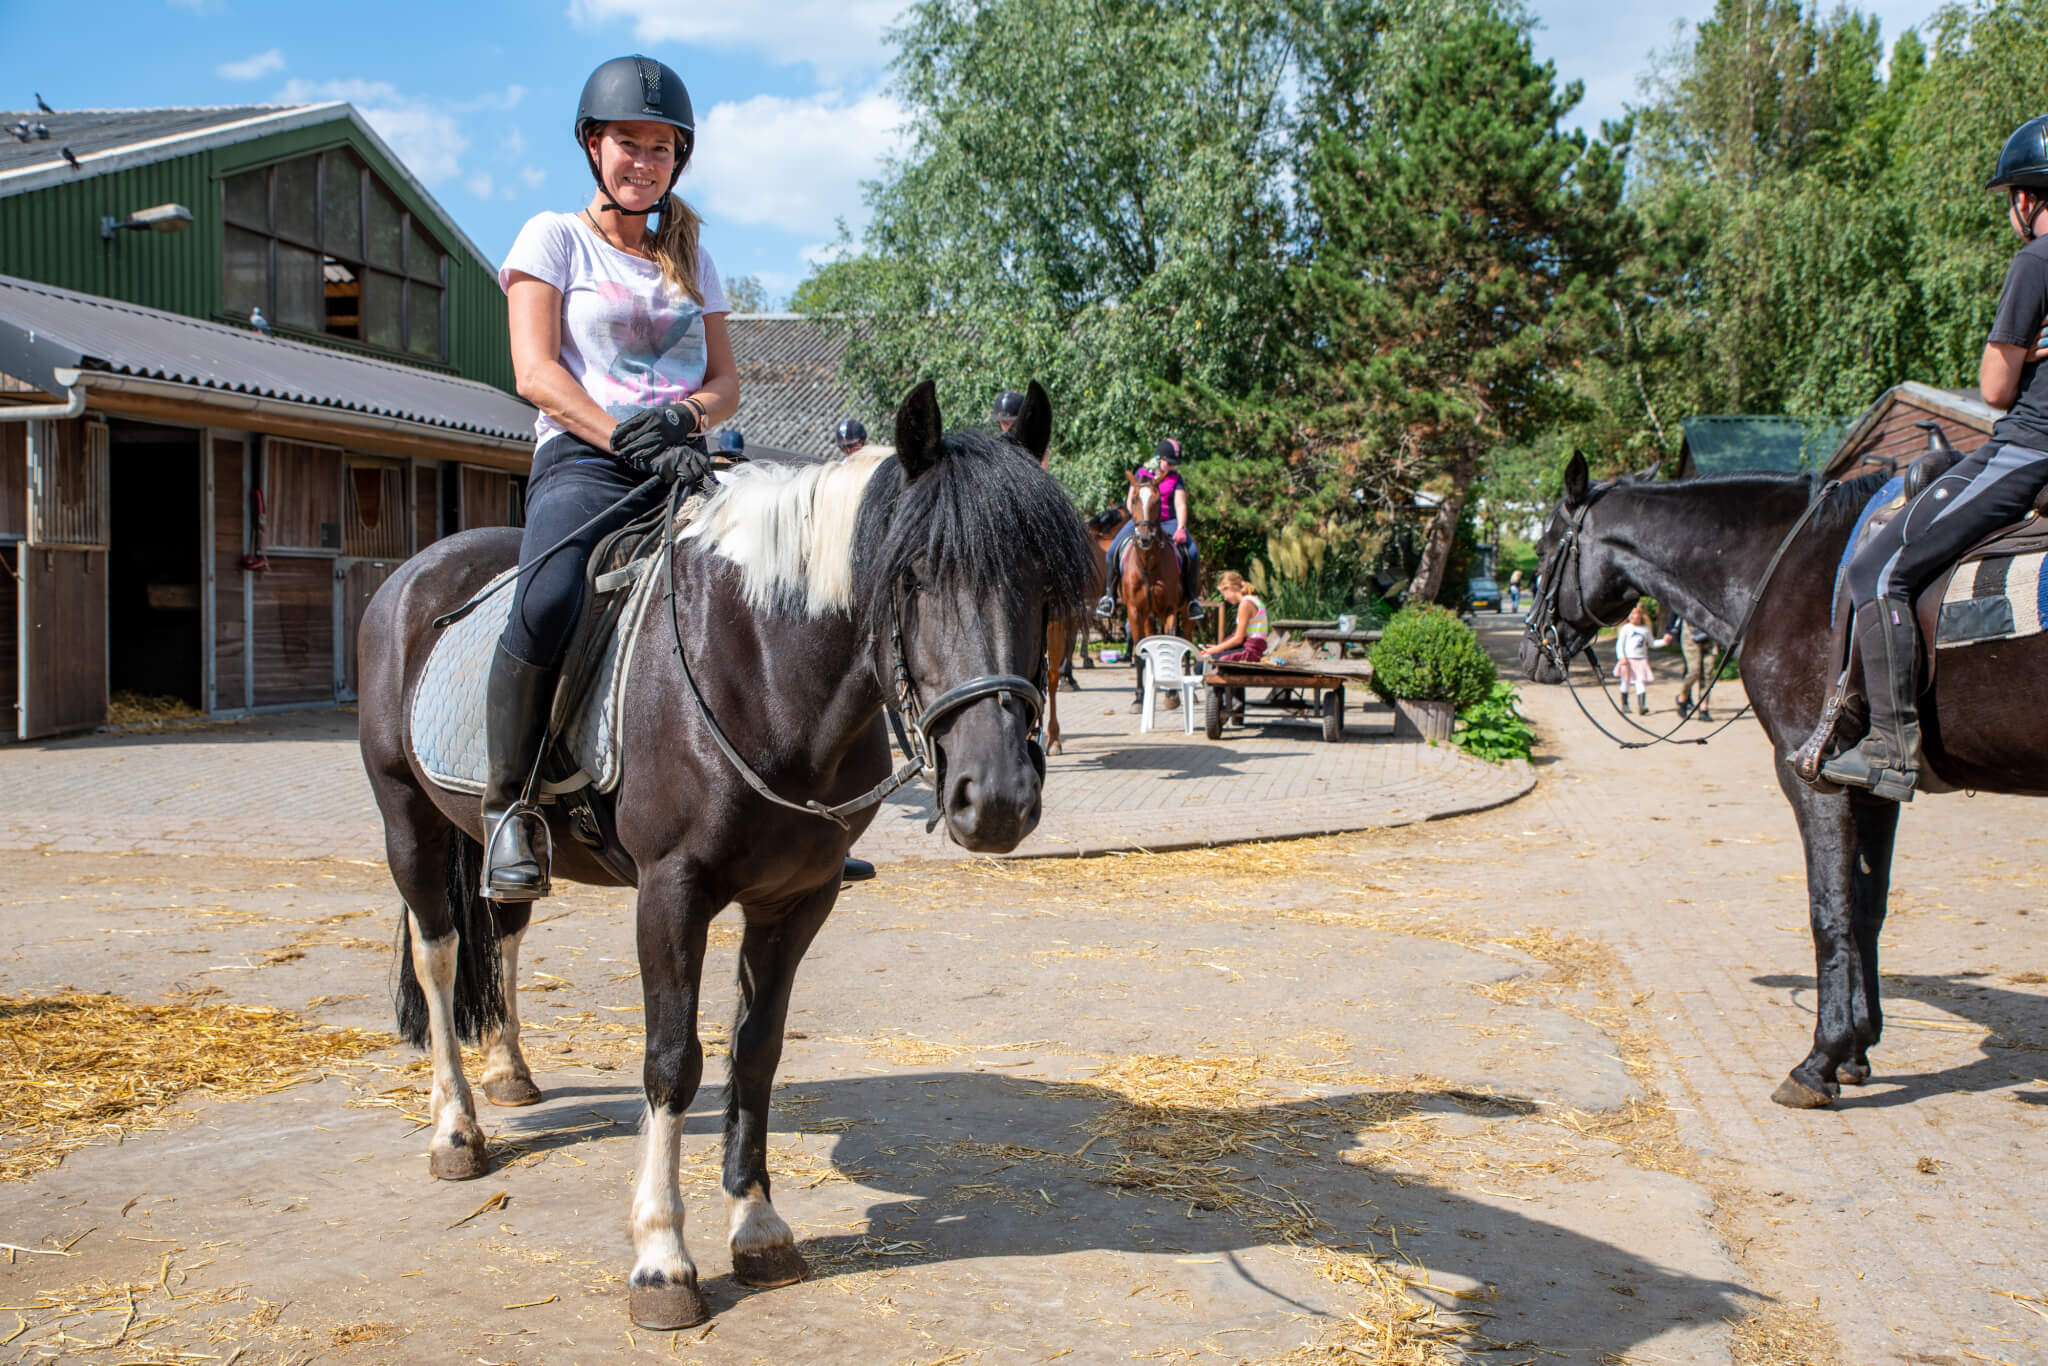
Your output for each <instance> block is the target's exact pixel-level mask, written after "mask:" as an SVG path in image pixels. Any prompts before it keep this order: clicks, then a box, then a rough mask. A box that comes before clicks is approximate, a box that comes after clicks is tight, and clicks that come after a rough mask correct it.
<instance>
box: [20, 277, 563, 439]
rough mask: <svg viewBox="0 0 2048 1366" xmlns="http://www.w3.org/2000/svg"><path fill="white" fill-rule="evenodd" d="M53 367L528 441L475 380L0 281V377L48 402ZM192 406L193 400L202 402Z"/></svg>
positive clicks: (526, 421) (517, 417)
mask: <svg viewBox="0 0 2048 1366" xmlns="http://www.w3.org/2000/svg"><path fill="white" fill-rule="evenodd" d="M59 369H78V370H99V371H105V372H107V373H110V374H117V375H135V376H140V377H143V378H147V379H156V380H165V381H169V382H171V383H176V384H185V385H190V386H192V388H193V389H195V390H200V391H204V390H214V391H220V392H225V393H235V394H253V395H257V396H260V397H263V398H273V399H281V400H285V401H287V402H292V403H304V404H310V405H313V406H316V407H321V408H333V409H337V410H340V411H342V412H353V413H366V414H370V415H373V416H376V417H383V418H395V419H398V420H401V421H406V422H417V423H420V424H422V425H424V426H429V427H438V428H441V429H443V430H445V431H448V432H450V433H473V434H475V435H478V436H485V437H493V438H496V439H498V440H503V441H530V440H532V439H533V419H534V410H533V409H532V408H531V407H530V406H528V405H527V404H526V403H525V402H524V401H523V400H521V399H518V398H515V397H513V396H512V395H510V394H508V393H505V392H504V391H503V390H500V389H494V388H492V387H491V386H490V385H488V384H483V383H479V382H478V381H476V380H469V379H461V378H458V377H456V376H454V375H444V374H438V373H436V372H434V371H431V370H421V369H418V368H415V367H413V366H410V365H401V364H398V363H397V362H394V361H385V360H376V359H372V358H371V357H368V356H358V355H353V354H351V353H349V352H345V351H338V350H331V349H329V348H327V347H322V346H313V345H309V344H307V343H304V342H295V341H285V340H283V339H281V338H274V337H266V336H263V335H262V334H261V333H257V332H253V331H248V330H245V329H243V328H238V327H228V326H225V325H223V324H220V323H211V322H201V321H200V320H198V319H196V318H187V317H183V316H181V315H179V314H176V313H165V312H163V311H161V310H159V309H154V308H143V307H141V306H140V305H138V304H128V303H121V302H119V301H117V300H113V299H103V298H99V297H97V296H95V295H91V294H77V293H73V292H72V291H70V290H68V289H55V288H52V287H51V286H49V285H40V284H35V283H32V282H30V281H28V280H17V279H15V278H13V277H11V276H6V275H0V371H5V372H6V373H8V374H10V375H14V376H15V377H17V378H19V379H24V380H27V381H28V382H29V383H31V384H34V385H37V386H38V387H40V388H42V389H44V390H45V391H47V392H50V393H58V392H61V391H62V389H63V387H64V386H63V385H61V384H59V383H58V382H57V379H56V376H55V374H54V372H55V371H56V370H59ZM194 397H195V398H198V399H200V400H201V401H203V400H204V394H203V393H195V395H194Z"/></svg>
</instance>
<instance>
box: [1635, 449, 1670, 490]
mask: <svg viewBox="0 0 2048 1366" xmlns="http://www.w3.org/2000/svg"><path fill="white" fill-rule="evenodd" d="M1663 468H1664V457H1663V456H1661V455H1660V456H1658V457H1657V463H1656V464H1654V465H1652V466H1650V468H1648V469H1646V470H1644V471H1643V472H1642V473H1641V474H1638V475H1637V476H1636V482H1637V483H1638V484H1648V483H1653V482H1655V481H1656V478H1657V471H1658V470H1661V469H1663Z"/></svg>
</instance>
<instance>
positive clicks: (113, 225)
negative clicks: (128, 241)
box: [100, 204, 192, 241]
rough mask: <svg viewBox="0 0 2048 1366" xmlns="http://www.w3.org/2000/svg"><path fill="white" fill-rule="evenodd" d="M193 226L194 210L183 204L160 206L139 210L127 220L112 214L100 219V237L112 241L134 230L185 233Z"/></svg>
mask: <svg viewBox="0 0 2048 1366" xmlns="http://www.w3.org/2000/svg"><path fill="white" fill-rule="evenodd" d="M191 226H192V210H190V209H188V208H186V207H185V206H184V205H183V204H158V205H157V206H156V207H155V208H150V209H137V210H136V211H135V212H134V213H131V214H129V215H128V216H127V217H126V218H116V217H114V216H113V215H112V214H108V215H107V216H106V217H104V218H102V219H100V237H101V239H102V240H104V241H112V240H113V237H114V234H115V233H117V232H121V231H123V230H125V229H129V228H133V229H135V230H137V231H142V232H183V231H185V229H187V228H189V227H191Z"/></svg>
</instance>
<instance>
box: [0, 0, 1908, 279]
mask: <svg viewBox="0 0 2048 1366" xmlns="http://www.w3.org/2000/svg"><path fill="white" fill-rule="evenodd" d="M898 8H899V0H783V3H762V2H761V0H712V3H703V2H702V0H700V2H699V3H695V4H683V3H680V0H494V3H491V4H481V3H475V0H465V2H464V3H442V4H435V5H420V4H417V3H403V4H401V3H392V2H391V0H353V2H352V3H349V4H345V5H335V4H327V5H283V4H278V3H275V0H269V2H267V3H257V0H103V3H101V4H99V5H96V6H94V7H92V8H91V9H90V11H89V14H90V21H89V22H88V23H84V24H81V23H80V22H79V20H78V14H79V13H80V12H79V11H74V10H72V9H70V8H69V7H67V6H63V5H58V4H52V3H33V0H0V22H4V25H5V29H6V33H7V41H6V44H5V50H4V51H0V109H26V108H31V107H33V94H34V92H37V91H40V92H41V94H42V95H43V97H44V98H45V99H47V100H48V101H49V102H50V103H51V104H52V105H53V106H55V107H56V108H58V109H59V110H62V109H64V108H67V107H69V108H103V109H104V108H135V107H141V106H151V105H211V104H245V103H256V104H261V103H275V102H292V103H297V102H305V101H310V100H316V99H346V100H349V101H350V102H352V103H353V104H355V105H356V106H357V108H359V109H361V110H362V111H363V112H364V113H365V114H366V115H367V116H368V118H369V120H370V122H371V124H372V125H373V126H375V127H376V128H377V129H378V131H379V132H380V133H382V134H383V135H384V137H385V138H386V140H387V141H389V142H390V143H391V144H392V146H393V147H394V148H395V149H396V150H397V151H398V153H399V155H400V156H401V158H403V159H404V160H405V162H406V164H407V165H408V166H409V167H410V168H411V169H412V171H413V173H414V174H415V175H416V176H418V177H419V178H420V179H421V180H422V181H423V182H425V183H426V185H427V187H428V188H429V189H430V190H431V191H432V192H433V194H434V196H435V197H436V198H437V199H438V200H439V201H440V202H441V204H442V206H443V207H444V208H445V209H447V210H448V212H449V213H450V214H451V215H453V216H454V218H455V220H456V221H457V222H458V223H460V224H461V225H462V227H463V229H464V230H465V231H466V232H467V233H468V234H469V235H470V237H471V238H472V239H473V240H474V241H475V242H476V243H477V244H478V245H479V246H480V247H482V248H483V250H484V251H485V252H486V253H487V254H489V255H491V256H492V257H493V258H494V259H495V258H497V257H500V256H502V255H503V253H504V252H505V250H506V248H508V247H509V246H510V245H511V243H512V238H513V236H514V235H515V234H516V233H517V232H518V230H519V225H520V224H521V223H523V222H525V221H526V219H527V218H528V217H529V216H530V215H532V214H534V213H536V212H539V211H540V210H542V209H572V208H575V207H577V206H579V205H580V204H582V203H583V202H584V200H585V199H586V198H587V197H588V195H589V173H588V171H586V170H585V169H584V165H583V161H582V158H581V156H580V155H579V153H578V152H577V150H576V148H575V145H574V139H573V138H572V137H571V135H570V132H569V126H570V123H571V121H572V119H573V116H574V111H575V103H576V96H577V94H578V93H579V91H580V90H581V88H582V83H583V78H584V77H585V76H586V75H587V74H589V71H590V69H591V68H592V67H594V66H595V65H597V63H599V62H601V61H603V60H604V59H606V58H607V57H613V56H617V55H619V54H621V53H623V52H628V51H633V50H636V49H637V50H641V51H646V52H648V53H650V54H652V55H654V56H656V57H659V58H661V59H662V60H663V61H665V62H667V63H668V64H669V65H670V66H672V67H675V68H676V69H677V70H678V71H679V72H681V73H682V76H683V79H684V80H685V82H686V83H687V84H688V85H689V87H690V94H691V97H692V99H693V101H694V102H695V104H696V109H697V116H698V153H697V159H696V162H695V163H694V164H693V165H692V167H691V169H690V171H689V172H688V173H687V174H686V175H685V176H684V178H683V182H682V186H681V188H682V191H683V193H684V194H685V195H686V196H687V197H688V198H689V199H690V201H691V202H692V203H693V204H694V205H695V206H696V207H697V208H698V210H699V211H700V212H702V213H703V214H704V215H705V218H706V228H705V238H704V240H705V243H706V245H707V246H708V247H709V248H710V249H711V252H712V255H713V256H714V258H715V259H716V260H717V262H718V265H719V268H720V270H721V271H722V272H723V273H724V274H725V275H726V276H727V277H728V278H730V277H732V276H737V275H746V274H753V275H756V276H758V277H760V279H761V280H762V282H763V283H764V284H765V285H767V287H768V289H769V291H770V293H771V294H773V295H777V296H781V295H786V294H787V293H788V291H789V290H790V289H791V288H793V287H794V286H795V284H796V283H797V282H798V281H799V280H801V279H802V278H803V276H804V275H805V274H806V273H807V272H808V271H809V269H810V266H811V262H812V261H813V260H815V259H816V257H817V255H818V254H819V253H820V252H821V251H823V250H825V249H826V248H827V247H828V246H829V244H830V243H831V242H832V241H833V240H835V239H836V237H837V236H838V229H837V224H838V222H839V221H840V220H842V219H844V220H845V221H846V222H847V224H848V225H849V226H850V227H851V228H853V230H854V231H855V232H856V234H857V233H858V232H859V230H860V227H861V225H862V220H863V211H862V208H861V204H860V191H859V185H860V182H861V181H862V180H863V179H865V178H869V177H871V176H873V174H874V173H875V169H876V166H877V163H878V161H879V159H880V158H881V157H882V156H883V155H884V154H885V153H886V152H887V151H888V150H889V149H890V147H891V145H892V142H893V133H892V130H893V128H894V127H895V125H896V123H897V122H898V121H899V115H898V113H897V111H896V108H895V105H894V104H893V102H892V101H891V100H890V99H889V97H888V95H887V93H886V91H885V90H884V89H883V88H882V83H883V80H884V77H885V75H886V73H885V71H884V67H883V64H884V62H885V61H886V55H887V54H886V51H885V47H884V43H883V37H882V35H883V33H884V31H885V30H886V29H887V27H888V26H889V23H890V21H891V19H892V17H893V15H894V14H895V13H896V12H897V11H898ZM1531 8H1532V9H1533V10H1534V11H1535V12H1536V13H1537V15H1538V16H1539V17H1540V18H1541V20H1542V27H1541V28H1540V29H1539V30H1538V31H1537V34H1536V48H1537V53H1538V55H1539V56H1541V57H1544V58H1547V59H1549V60H1551V61H1553V62H1555V63H1556V64H1557V69H1558V75H1559V77H1560V78H1561V79H1563V80H1573V79H1578V80H1583V81H1584V82H1585V83H1586V102H1585V103H1584V104H1583V105H1582V106H1581V107H1580V109H1579V111H1578V117H1579V118H1580V119H1582V120H1583V122H1584V125H1585V126H1586V127H1587V128H1588V129H1589V130H1596V129H1597V128H1598V127H1599V121H1600V120H1601V119H1602V118H1611V117H1615V116H1617V115H1619V114H1620V113H1621V110H1622V105H1623V104H1624V102H1628V101H1634V100H1636V99H1638V98H1639V92H1638V81H1639V80H1640V79H1641V77H1642V76H1643V75H1644V73H1645V72H1646V71H1647V70H1648V69H1649V64H1650V63H1649V57H1650V54H1651V53H1652V52H1653V51H1663V50H1665V49H1668V48H1669V47H1670V46H1671V45H1672V43H1673V42H1674V41H1675V40H1676V38H1677V37H1678V36H1679V32H1680V25H1682V24H1683V23H1684V22H1686V21H1689V20H1693V19H1697V18H1700V17H1702V16H1704V15H1705V14H1707V13H1710V12H1711V10H1712V0H1673V2H1672V3H1664V4H1640V5H1632V6H1622V5H1616V4H1614V3H1613V0H1533V3H1532V5H1531ZM1861 8H1863V9H1865V10H1868V11H1872V12H1875V13H1876V14H1877V15H1878V16H1879V17H1880V18H1881V19H1882V20H1883V21H1884V33H1885V39H1886V42H1887V45H1889V43H1890V40H1891V39H1892V38H1893V37H1895V36H1896V35H1897V34H1898V33H1899V32H1900V30H1901V29H1902V28H1904V27H1909V26H1912V25H1915V24H1919V23H1922V22H1923V21H1924V19H1925V17H1926V16H1927V15H1928V14H1929V13H1931V12H1932V10H1933V9H1934V5H1933V3H1932V2H1931V0H1876V3H1868V2H1866V3H1865V4H1863V5H1862V6H1861Z"/></svg>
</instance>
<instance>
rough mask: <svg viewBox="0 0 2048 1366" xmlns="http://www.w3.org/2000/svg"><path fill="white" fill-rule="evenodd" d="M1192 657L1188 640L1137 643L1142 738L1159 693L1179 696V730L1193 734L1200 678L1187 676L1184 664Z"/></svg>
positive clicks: (1148, 639)
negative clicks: (1170, 693) (1140, 686)
mask: <svg viewBox="0 0 2048 1366" xmlns="http://www.w3.org/2000/svg"><path fill="white" fill-rule="evenodd" d="M1194 653H1195V644H1194V642H1193V641H1191V640H1182V639H1181V638H1180V637H1179V636H1146V637H1145V638H1144V639H1143V640H1141V641H1139V642H1138V669H1139V676H1140V677H1141V678H1142V679H1143V680H1144V693H1145V705H1144V708H1143V710H1142V711H1141V712H1140V713H1139V715H1138V730H1139V733H1140V734H1142V733H1143V732H1145V731H1148V730H1150V729H1152V714H1153V703H1154V702H1155V701H1156V700H1157V699H1158V696H1159V694H1160V692H1161V691H1162V690H1165V691H1169V692H1173V691H1178V692H1179V693H1180V719H1181V727H1182V729H1184V730H1185V731H1187V733H1188V734H1190V735H1192V734H1194V733H1195V698H1196V697H1197V696H1198V695H1200V693H1201V691H1202V674H1201V670H1200V669H1197V670H1196V671H1195V672H1194V673H1192V674H1191V673H1188V672H1187V668H1186V665H1187V661H1188V660H1189V659H1190V658H1191V657H1192V656H1193V655H1194Z"/></svg>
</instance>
